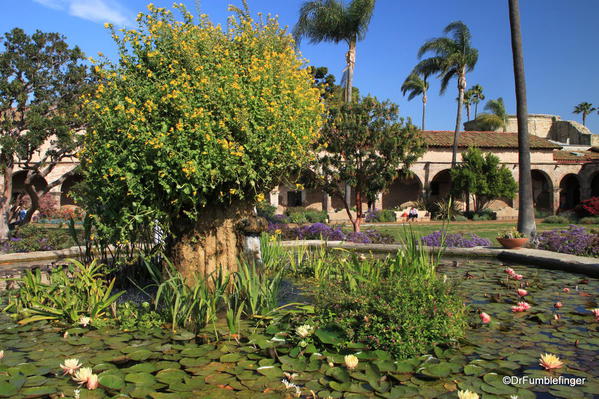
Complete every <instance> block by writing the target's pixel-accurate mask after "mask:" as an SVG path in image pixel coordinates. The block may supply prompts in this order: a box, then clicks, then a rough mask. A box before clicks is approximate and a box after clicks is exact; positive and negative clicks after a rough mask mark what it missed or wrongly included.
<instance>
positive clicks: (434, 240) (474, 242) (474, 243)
mask: <svg viewBox="0 0 599 399" xmlns="http://www.w3.org/2000/svg"><path fill="white" fill-rule="evenodd" d="M443 234H444V233H443V232H442V231H435V232H434V233H431V234H429V235H427V236H424V237H422V238H421V239H420V240H421V241H422V243H423V244H424V245H427V246H429V247H440V246H441V244H443V245H445V246H446V247H452V248H473V247H488V246H490V245H491V241H489V240H487V239H486V238H482V237H479V236H477V235H476V234H474V233H469V234H468V235H469V238H468V237H466V235H465V234H462V233H452V234H449V233H445V237H443Z"/></svg>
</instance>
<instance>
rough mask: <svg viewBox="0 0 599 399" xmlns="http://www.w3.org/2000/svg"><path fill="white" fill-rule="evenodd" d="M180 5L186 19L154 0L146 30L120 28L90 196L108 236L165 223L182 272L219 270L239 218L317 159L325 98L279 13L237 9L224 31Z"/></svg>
mask: <svg viewBox="0 0 599 399" xmlns="http://www.w3.org/2000/svg"><path fill="white" fill-rule="evenodd" d="M175 8H177V9H178V10H179V11H180V13H181V15H182V19H177V18H175V16H174V15H173V13H172V12H171V11H169V10H166V9H163V8H156V7H154V6H152V5H150V6H148V9H149V12H148V13H147V14H140V15H138V18H137V20H138V25H139V27H138V29H136V30H121V31H119V32H116V31H114V30H113V29H112V27H111V26H108V27H109V28H110V29H111V31H112V34H113V38H114V40H115V41H116V43H117V45H118V48H119V52H120V59H119V62H118V63H117V64H113V63H110V62H108V61H106V60H105V61H103V62H99V63H97V65H96V67H95V72H96V73H97V74H98V77H99V80H100V81H101V82H102V84H100V85H99V86H98V88H97V91H96V92H95V94H92V95H90V96H89V97H87V98H85V99H84V102H85V103H87V105H88V107H89V109H90V111H91V112H92V114H93V118H92V121H91V123H90V125H91V127H92V128H91V129H90V130H89V131H88V134H87V137H86V140H85V145H84V148H83V150H82V151H81V154H80V157H81V160H82V169H83V174H84V176H85V181H86V184H85V185H84V188H83V190H82V193H81V195H82V197H83V198H84V199H85V200H86V201H85V202H86V203H87V204H88V207H89V212H90V213H91V214H92V215H93V216H92V217H93V218H95V222H96V225H97V227H98V232H99V234H100V235H101V236H102V237H104V239H106V240H110V242H117V241H121V242H122V241H129V242H132V241H135V240H140V239H143V240H146V241H147V240H149V239H151V234H152V231H155V229H156V228H157V227H159V228H160V230H161V231H163V232H164V236H165V238H166V249H167V251H168V252H169V253H170V255H171V256H172V260H173V261H174V262H175V264H176V265H177V267H178V268H179V270H181V271H182V272H183V273H184V274H187V275H188V276H189V275H190V273H192V272H194V271H197V272H200V273H203V274H205V275H208V274H209V273H211V272H212V271H213V270H214V269H215V268H217V267H218V266H219V265H222V266H224V267H228V268H229V269H234V268H235V267H236V258H237V256H238V254H239V249H240V239H241V236H240V232H239V226H238V225H239V222H240V221H241V220H243V219H244V218H247V217H251V215H252V214H253V212H252V211H253V207H254V204H255V202H256V201H258V200H260V199H261V198H264V193H267V192H268V191H270V190H271V189H272V188H274V187H275V186H277V185H278V184H280V183H281V182H282V181H283V179H285V178H286V177H287V175H288V173H289V171H290V170H296V169H297V168H299V167H302V166H303V165H305V164H306V163H307V162H308V161H309V159H310V157H311V156H312V155H311V152H310V148H311V144H312V143H313V142H314V141H315V140H317V136H318V134H319V130H320V127H321V121H322V114H323V106H322V104H321V100H320V94H319V91H318V89H315V88H313V87H312V79H311V77H310V74H309V71H308V70H307V68H305V67H304V66H305V65H304V60H302V59H301V58H300V57H299V55H298V54H297V52H296V50H295V47H294V42H293V39H292V38H291V36H290V35H288V34H287V33H286V32H285V31H284V30H283V29H282V28H280V27H279V24H278V22H277V20H276V19H274V18H271V17H268V18H264V19H262V17H261V19H260V21H254V20H253V19H251V17H250V16H249V13H248V12H247V9H246V10H245V11H241V10H238V9H234V10H233V11H235V12H234V13H233V15H232V16H231V17H230V18H229V20H228V23H227V28H226V29H224V28H222V27H221V26H219V25H214V24H212V23H211V22H210V21H209V19H208V17H207V16H205V15H203V16H201V17H200V21H199V23H197V24H196V23H194V22H193V17H192V15H191V14H190V13H188V12H187V11H186V10H185V8H184V7H183V5H182V4H181V5H176V6H175ZM142 233H145V234H147V236H146V237H145V238H144V237H140V234H142Z"/></svg>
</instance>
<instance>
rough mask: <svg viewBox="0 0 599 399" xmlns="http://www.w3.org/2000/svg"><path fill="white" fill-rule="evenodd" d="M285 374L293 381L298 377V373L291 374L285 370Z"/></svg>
mask: <svg viewBox="0 0 599 399" xmlns="http://www.w3.org/2000/svg"><path fill="white" fill-rule="evenodd" d="M283 375H284V376H285V378H287V379H288V380H289V381H293V380H295V379H296V378H297V373H293V374H290V373H287V372H285V373H283Z"/></svg>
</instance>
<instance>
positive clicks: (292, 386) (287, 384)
mask: <svg viewBox="0 0 599 399" xmlns="http://www.w3.org/2000/svg"><path fill="white" fill-rule="evenodd" d="M281 382H282V383H283V385H285V388H287V389H294V390H295V397H296V398H299V397H300V396H301V395H302V390H301V389H300V387H298V386H297V385H295V384H293V383H291V382H289V381H287V380H286V379H283V380H281Z"/></svg>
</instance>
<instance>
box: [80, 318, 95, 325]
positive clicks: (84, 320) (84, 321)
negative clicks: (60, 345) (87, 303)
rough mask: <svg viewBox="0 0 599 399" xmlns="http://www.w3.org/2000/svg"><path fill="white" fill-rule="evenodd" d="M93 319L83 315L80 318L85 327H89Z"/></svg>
mask: <svg viewBox="0 0 599 399" xmlns="http://www.w3.org/2000/svg"><path fill="white" fill-rule="evenodd" d="M91 321H92V319H90V318H89V317H86V316H81V317H80V318H79V324H81V325H82V326H83V327H87V326H88V324H89V323H90V322H91Z"/></svg>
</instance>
